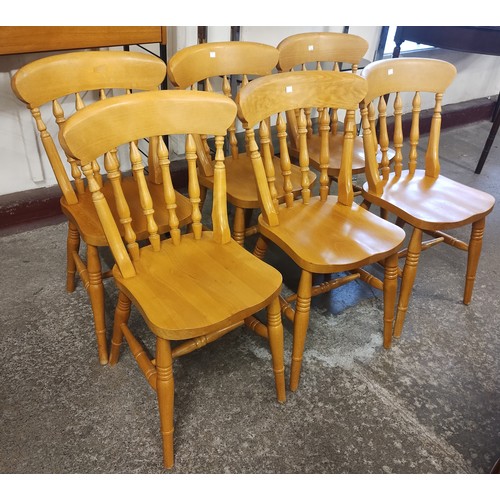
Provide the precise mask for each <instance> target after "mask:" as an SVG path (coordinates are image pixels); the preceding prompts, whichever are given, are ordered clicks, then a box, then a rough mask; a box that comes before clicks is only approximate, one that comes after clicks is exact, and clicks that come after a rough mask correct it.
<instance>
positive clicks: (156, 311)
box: [113, 231, 282, 340]
mask: <svg viewBox="0 0 500 500" xmlns="http://www.w3.org/2000/svg"><path fill="white" fill-rule="evenodd" d="M135 267H136V271H137V275H136V276H134V277H132V278H127V279H124V278H123V277H121V274H120V272H119V270H118V268H117V267H116V266H115V268H114V269H113V275H114V277H115V279H116V283H117V285H118V287H119V288H120V290H122V291H123V292H124V293H125V294H126V295H127V296H128V297H129V298H130V300H131V301H132V302H133V303H134V304H135V305H136V307H137V308H138V309H139V310H141V311H142V313H143V316H144V318H145V319H146V321H147V323H148V325H149V327H150V328H151V330H152V331H153V332H154V333H155V334H156V335H158V336H159V337H163V338H166V339H179V340H180V339H188V338H193V337H197V336H199V335H204V334H206V333H209V332H212V331H217V330H219V329H222V328H225V327H228V326H230V325H232V324H234V323H237V322H239V321H242V320H244V319H245V318H246V317H248V316H250V315H252V314H254V313H256V312H257V311H259V310H261V309H263V307H265V306H266V305H267V304H268V303H269V302H270V300H271V299H272V298H274V297H276V296H277V295H278V294H279V292H280V290H281V283H282V277H281V274H280V273H279V272H278V271H276V270H275V269H273V268H272V267H271V266H269V265H268V264H266V263H264V262H262V261H260V260H259V259H257V258H255V257H254V256H253V255H252V254H251V253H249V252H248V251H247V250H245V249H244V248H242V247H241V246H240V245H238V244H237V243H236V242H235V241H234V240H231V241H230V242H229V243H227V244H225V245H221V244H219V243H216V242H214V241H213V239H212V233H211V232H209V231H204V232H203V233H202V238H201V239H200V240H195V239H194V236H193V235H192V234H188V235H184V236H183V239H182V241H181V243H180V244H179V245H178V246H175V245H173V243H172V240H170V239H167V240H164V241H162V244H161V250H160V251H158V252H154V251H153V249H152V247H151V246H147V247H144V248H142V249H141V257H140V259H139V260H138V261H137V262H136V263H135Z"/></svg>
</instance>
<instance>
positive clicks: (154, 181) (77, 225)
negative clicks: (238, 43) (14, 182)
mask: <svg viewBox="0 0 500 500" xmlns="http://www.w3.org/2000/svg"><path fill="white" fill-rule="evenodd" d="M165 76H166V65H165V63H164V62H163V61H162V60H161V59H159V58H158V57H155V56H153V55H147V54H140V53H134V52H122V51H92V52H77V53H66V54H58V55H55V56H50V57H46V58H42V59H39V60H36V61H34V62H31V63H29V64H27V65H25V66H24V67H22V68H21V69H20V70H19V71H17V73H16V74H15V75H14V77H13V78H12V90H13V91H14V93H15V95H16V96H17V97H18V98H19V99H20V100H21V101H23V102H24V103H25V104H26V105H27V107H28V109H29V110H30V111H31V114H32V115H33V118H34V120H35V122H36V127H37V129H38V132H39V134H40V140H41V143H42V145H43V148H44V150H45V152H46V154H47V157H48V159H49V162H50V165H51V167H52V169H53V172H54V175H55V177H56V180H57V183H58V185H59V187H60V189H61V192H62V197H61V200H60V204H61V209H62V211H63V213H64V214H65V215H66V217H67V218H68V237H67V265H66V289H67V291H68V292H73V291H74V290H75V277H76V276H75V275H76V273H77V272H78V274H79V276H80V278H81V280H82V282H83V284H84V286H85V289H86V290H87V292H88V295H89V299H90V304H91V306H92V312H93V318H94V326H95V333H96V338H97V346H98V354H99V361H100V363H101V364H103V365H105V364H106V363H107V362H108V348H107V340H106V319H105V310H104V286H103V282H102V280H103V278H106V277H108V276H110V273H109V272H104V273H103V271H102V264H101V259H100V256H99V247H107V246H108V242H107V240H106V237H105V234H104V232H103V229H102V227H101V224H100V223H99V221H98V219H97V217H96V216H95V208H94V205H93V203H92V199H91V198H92V196H91V193H90V191H89V190H88V188H87V186H86V181H85V179H84V178H82V174H81V172H80V171H79V169H78V167H77V165H76V164H75V162H74V161H71V160H70V159H67V158H66V157H65V155H64V152H63V151H62V150H61V149H60V147H59V146H57V145H56V144H57V131H58V129H59V127H60V126H61V125H62V124H63V123H64V122H65V120H66V117H65V111H64V110H63V108H64V109H65V110H66V113H68V112H69V113H72V112H77V111H78V112H79V110H81V109H83V108H84V107H85V104H84V99H85V98H86V99H87V101H90V102H92V101H94V100H96V97H98V98H99V97H100V98H101V99H104V98H106V95H107V94H110V93H112V92H114V93H123V92H129V91H131V90H148V91H149V90H157V89H158V88H159V86H160V84H161V83H162V81H163V80H164V79H165ZM94 91H98V92H99V94H98V95H97V96H96V95H95V94H96V92H94ZM72 100H74V105H71V101H72ZM72 108H73V109H72ZM51 109H52V113H51ZM103 132H104V131H101V133H103ZM153 144H154V140H153V141H152V142H151V143H150V145H151V146H153ZM149 158H150V162H149V173H148V176H147V177H146V178H147V182H148V184H149V185H150V190H151V196H152V197H153V199H154V201H155V205H156V206H157V221H158V224H159V231H160V233H166V232H168V231H169V229H170V227H169V213H168V210H167V207H166V206H165V204H164V202H163V201H162V200H163V186H162V184H161V182H162V181H161V173H160V172H159V168H158V166H157V165H156V164H155V158H154V155H153V154H151V153H150V155H149ZM67 161H68V163H67ZM110 161H111V160H110ZM116 161H118V157H115V158H114V160H113V162H116ZM65 163H66V164H67V165H68V168H65ZM104 167H105V169H106V172H107V174H108V175H107V178H106V176H102V175H101V169H100V166H99V165H98V164H97V163H94V169H95V174H96V178H97V180H98V182H99V183H102V186H103V192H104V193H105V194H106V196H108V197H111V198H112V197H113V192H114V189H115V187H114V186H115V183H116V182H120V176H121V173H120V170H118V169H117V165H116V164H115V163H113V164H105V165H104ZM68 171H69V174H68ZM129 174H130V172H129V173H128V174H127V175H125V174H124V178H123V184H122V185H123V189H125V190H126V191H127V192H129V191H130V193H137V182H136V181H135V180H134V179H133V178H132V176H131V175H129ZM135 199H137V197H135ZM176 203H177V205H178V210H177V217H178V218H179V225H180V226H184V225H186V224H187V223H188V222H189V221H190V216H191V205H190V203H189V202H188V200H187V199H185V198H184V197H183V196H181V195H180V194H178V193H177V194H176ZM111 206H112V213H113V214H114V216H115V217H117V218H119V214H118V211H119V207H115V204H114V203H112V204H111ZM130 211H131V213H130V217H132V219H133V221H134V222H133V223H132V225H131V226H130V228H129V229H128V233H126V236H127V237H129V238H131V236H130V234H129V233H130V231H133V232H134V233H135V235H136V237H137V239H139V240H142V239H144V238H146V237H147V227H146V224H145V221H144V220H143V219H142V218H140V217H137V214H138V213H139V212H141V208H140V205H139V203H138V202H137V203H133V204H131V205H130ZM128 217H129V215H126V218H128ZM122 231H123V229H122ZM124 234H125V233H124ZM81 240H83V241H84V242H85V244H86V259H85V258H82V257H81V256H80V252H79V250H80V243H81ZM85 260H86V262H85Z"/></svg>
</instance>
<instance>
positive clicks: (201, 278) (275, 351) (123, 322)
mask: <svg viewBox="0 0 500 500" xmlns="http://www.w3.org/2000/svg"><path fill="white" fill-rule="evenodd" d="M235 116H236V105H235V104H234V102H233V101H232V100H231V99H228V98H227V97H225V96H221V95H217V94H208V93H207V92H201V91H188V90H179V91H175V90H162V91H161V90H160V91H156V92H155V91H152V92H143V93H141V94H132V95H129V96H120V97H115V98H112V99H107V100H106V101H103V102H98V103H95V104H93V105H92V106H89V107H88V108H86V109H84V110H82V111H80V112H79V113H77V114H75V115H74V116H73V117H71V118H69V119H68V120H67V122H66V124H65V126H64V127H63V129H62V139H61V142H62V143H63V145H64V148H65V150H66V152H67V153H68V155H70V156H71V157H73V158H76V159H77V160H78V162H79V163H80V164H81V165H82V169H83V172H84V174H85V176H86V178H87V179H88V183H89V189H90V191H91V193H92V199H93V202H94V204H95V207H96V211H97V215H98V218H99V220H100V222H101V224H102V226H103V228H104V232H105V234H106V237H107V240H108V241H109V244H110V247H111V251H112V253H113V255H114V257H115V261H116V265H115V266H114V267H113V276H114V280H115V283H116V285H117V287H118V289H119V301H118V305H117V308H116V313H115V320H114V329H113V339H112V347H111V353H110V364H111V365H113V364H114V363H116V362H117V360H118V355H119V349H120V344H121V342H122V338H123V336H125V338H126V340H127V343H128V345H129V347H130V349H131V351H132V353H133V355H134V357H135V359H136V360H137V361H138V364H139V366H140V368H141V370H142V371H143V373H144V375H145V377H146V378H147V380H148V382H149V383H150V385H151V386H152V388H153V389H154V390H155V391H156V392H157V396H158V405H159V411H160V421H161V434H162V437H163V451H164V465H165V467H167V468H170V467H172V466H173V464H174V454H173V428H174V413H173V408H174V406H173V398H174V379H173V371H172V360H173V359H174V358H176V357H178V356H181V355H183V354H186V353H188V352H191V351H194V350H195V349H198V348H200V347H203V346H204V345H205V344H207V343H208V342H212V341H214V340H216V339H218V338H219V337H221V336H222V335H224V334H225V333H227V332H229V331H231V330H233V329H234V328H236V327H238V326H241V325H242V324H244V323H246V324H248V326H249V327H251V328H252V329H254V330H255V331H257V332H258V333H259V334H260V335H262V336H264V337H266V338H268V339H269V344H270V348H271V353H272V363H273V368H274V373H275V381H276V392H277V397H278V400H279V401H281V402H283V401H285V378H284V368H283V326H282V323H281V314H280V306H279V299H278V295H279V293H280V289H281V282H282V278H281V274H280V273H279V272H277V271H276V270H275V269H273V268H272V267H270V266H268V265H267V264H265V263H263V262H261V261H260V260H259V259H257V258H255V257H254V256H253V255H252V254H251V253H249V252H248V251H247V250H245V249H244V248H242V247H241V246H240V245H238V244H237V243H236V242H235V241H234V240H233V239H232V238H231V234H230V229H229V223H228V218H227V205H226V190H225V188H226V182H225V166H224V151H223V143H224V138H223V135H224V134H225V133H226V130H227V128H228V127H229V125H230V123H232V121H233V120H234V117H235ZM170 134H176V135H178V134H187V135H186V158H187V163H188V174H189V188H188V189H189V200H190V203H191V205H192V223H191V225H190V231H189V233H187V234H182V235H181V231H180V230H179V228H178V227H177V224H176V223H175V221H176V220H177V217H176V212H177V206H176V195H175V191H174V187H173V184H172V178H171V175H170V171H169V153H168V150H167V148H166V146H165V143H164V141H163V139H162V136H166V135H170ZM195 134H209V135H214V136H215V147H216V152H215V158H216V161H215V165H214V196H213V207H212V224H213V228H212V230H205V229H204V228H203V227H202V223H201V219H202V216H201V212H200V185H199V182H198V176H197V170H196V159H197V155H196V145H195V140H194V135H195ZM141 137H159V139H158V141H157V156H158V163H159V165H160V168H161V172H162V177H163V186H164V188H165V200H164V203H165V205H166V206H167V207H168V211H169V214H170V221H171V229H170V238H168V239H164V240H160V236H159V234H158V223H157V222H156V221H155V218H156V214H157V212H156V210H155V207H154V202H153V201H152V197H151V195H150V192H149V189H148V186H150V185H149V184H148V183H147V182H146V179H145V175H144V165H143V163H142V161H141V156H140V154H139V151H138V149H137V146H136V145H135V141H136V140H138V139H139V138H141ZM127 143H129V145H130V146H129V147H130V163H131V165H132V169H133V171H134V176H135V177H136V179H137V183H138V186H139V189H138V193H130V192H126V191H125V190H124V189H122V184H121V183H120V182H117V183H116V187H117V190H116V192H115V197H116V198H119V200H120V206H121V211H122V215H124V214H125V213H127V214H128V211H129V206H130V203H139V204H140V206H141V207H142V212H143V214H142V218H143V219H145V220H146V221H147V228H148V233H149V245H147V246H144V247H142V248H140V249H139V246H138V243H137V241H136V239H135V238H132V239H128V240H125V242H124V241H123V240H122V233H121V232H120V229H119V228H118V224H119V223H120V222H121V223H122V224H123V226H124V227H125V230H126V231H127V233H128V232H129V228H130V224H131V222H132V221H131V220H130V217H121V218H120V222H117V221H116V219H115V217H113V214H112V213H111V209H110V205H109V204H108V201H107V199H106V196H105V195H104V194H103V190H102V188H101V187H100V185H99V182H98V180H97V179H96V175H95V172H94V170H93V167H92V163H93V161H95V159H96V158H98V157H99V156H100V155H102V154H106V158H108V159H109V161H112V158H113V153H109V152H108V151H112V150H113V149H114V148H118V147H120V145H124V144H125V145H126V144H127ZM106 152H108V153H106ZM130 195H132V196H137V197H138V198H139V202H138V201H135V200H132V201H129V200H130V199H131V196H130ZM125 243H126V244H125ZM131 303H133V304H134V305H135V307H137V309H138V310H139V311H140V313H141V314H142V316H143V318H144V320H145V322H146V323H147V325H148V326H149V328H150V329H151V331H152V332H153V334H154V335H155V336H156V359H155V360H150V359H149V357H148V356H147V355H146V353H145V352H144V350H143V348H142V346H141V344H139V342H138V341H137V340H136V339H135V337H134V336H133V334H132V332H131V331H130V330H129V328H128V326H127V321H128V318H129V314H130V306H131ZM264 308H267V318H268V326H265V325H264V324H263V323H261V322H259V321H258V320H257V319H256V318H254V317H253V315H254V313H256V312H258V311H260V310H261V309H264ZM174 341H181V342H180V343H178V345H176V346H175V347H174V346H173V345H172V342H174Z"/></svg>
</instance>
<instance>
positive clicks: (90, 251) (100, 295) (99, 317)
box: [87, 245, 108, 365]
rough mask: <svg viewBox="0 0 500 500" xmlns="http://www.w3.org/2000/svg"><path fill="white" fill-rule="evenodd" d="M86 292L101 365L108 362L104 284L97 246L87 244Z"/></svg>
mask: <svg viewBox="0 0 500 500" xmlns="http://www.w3.org/2000/svg"><path fill="white" fill-rule="evenodd" d="M87 271H88V276H89V288H88V293H89V297H90V303H91V305H92V312H93V314H94V324H95V335H96V339H97V349H98V353H99V361H100V363H101V365H106V364H107V363H108V347H107V343H106V320H105V314H104V285H103V284H102V269H101V259H100V258H99V252H98V250H97V247H95V246H93V245H87Z"/></svg>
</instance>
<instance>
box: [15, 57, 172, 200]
mask: <svg viewBox="0 0 500 500" xmlns="http://www.w3.org/2000/svg"><path fill="white" fill-rule="evenodd" d="M165 75H166V65H165V63H164V62H163V61H162V60H161V59H160V58H158V57H155V56H153V55H148V54H141V53H135V52H125V51H90V52H72V53H66V54H58V55H55V56H49V57H45V58H42V59H38V60H36V61H33V62H31V63H29V64H27V65H25V66H23V67H22V68H21V69H19V71H17V72H16V74H15V75H14V76H13V78H12V81H11V85H12V90H13V91H14V93H15V95H16V96H17V97H18V98H19V99H20V100H21V101H23V102H24V103H26V105H27V107H28V109H29V110H30V111H31V113H32V115H33V118H34V119H35V122H36V126H37V129H38V132H39V134H40V138H41V141H42V144H43V148H44V150H45V152H46V154H47V157H48V159H49V161H50V164H51V167H52V169H53V171H54V175H55V177H56V179H57V182H58V184H59V187H60V188H61V191H62V193H63V196H64V197H65V199H66V202H67V203H68V204H75V203H78V193H83V192H84V191H85V183H84V180H83V179H82V178H81V172H80V170H79V169H78V167H77V166H76V164H75V163H74V162H70V165H71V167H70V168H71V176H72V178H73V181H74V185H75V189H74V188H73V186H72V183H71V180H70V177H69V175H68V173H67V172H66V169H65V167H64V162H63V160H62V158H61V156H60V153H59V150H58V148H57V146H56V142H55V141H54V135H56V134H57V132H55V131H54V130H52V134H51V126H50V123H49V120H50V118H49V117H48V115H50V112H47V113H46V115H47V116H45V117H43V116H42V111H41V107H42V106H43V105H45V104H49V103H52V114H53V116H52V118H53V119H55V123H57V126H56V127H55V128H56V130H57V129H58V128H60V126H61V125H62V124H63V123H64V121H65V120H66V117H65V115H64V111H63V106H64V107H66V106H65V103H64V102H63V101H66V99H71V97H72V96H74V99H75V102H74V109H75V111H79V110H81V109H82V108H83V107H84V106H85V104H84V100H83V97H82V94H83V93H84V92H89V91H99V95H98V96H92V97H93V98H92V101H93V100H96V98H100V99H104V98H105V97H106V90H108V89H113V90H116V91H122V90H124V91H126V92H130V91H131V90H157V89H158V88H159V86H160V84H161V83H162V82H163V80H164V79H165ZM70 112H71V111H70ZM68 160H69V159H68ZM94 168H95V169H96V174H97V175H99V170H100V168H99V166H98V165H97V164H95V165H94ZM150 173H151V174H153V175H155V174H156V175H157V174H158V172H157V171H155V172H150ZM75 190H76V191H75Z"/></svg>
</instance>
